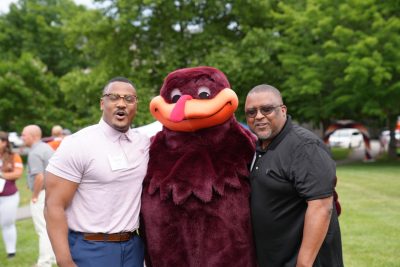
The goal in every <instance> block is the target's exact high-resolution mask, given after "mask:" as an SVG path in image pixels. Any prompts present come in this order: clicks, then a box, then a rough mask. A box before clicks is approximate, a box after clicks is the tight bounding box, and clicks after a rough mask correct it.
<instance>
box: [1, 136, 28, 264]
mask: <svg viewBox="0 0 400 267" xmlns="http://www.w3.org/2000/svg"><path fill="white" fill-rule="evenodd" d="M23 169H24V166H23V163H22V159H21V157H20V155H18V154H17V153H13V152H12V149H11V144H10V142H9V140H8V133H6V132H2V131H0V225H1V229H2V234H3V240H4V245H5V249H6V252H7V258H13V257H14V256H15V253H16V246H17V228H16V227H15V221H16V218H17V209H18V204H19V192H18V189H17V186H16V185H15V180H17V179H18V178H20V177H21V176H22V172H23Z"/></svg>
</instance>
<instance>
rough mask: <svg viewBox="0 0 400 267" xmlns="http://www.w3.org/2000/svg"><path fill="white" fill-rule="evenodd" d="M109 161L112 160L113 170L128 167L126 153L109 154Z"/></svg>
mask: <svg viewBox="0 0 400 267" xmlns="http://www.w3.org/2000/svg"><path fill="white" fill-rule="evenodd" d="M108 161H109V162H110V166H111V170H112V171H116V170H121V169H126V168H128V161H127V160H126V157H125V155H124V154H120V155H115V156H114V155H108Z"/></svg>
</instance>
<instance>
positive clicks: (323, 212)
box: [296, 197, 333, 267]
mask: <svg viewBox="0 0 400 267" xmlns="http://www.w3.org/2000/svg"><path fill="white" fill-rule="evenodd" d="M307 204H308V207H307V211H306V214H305V219H304V228H303V240H302V242H301V246H300V251H299V255H298V257H297V264H296V267H312V265H313V263H314V261H315V258H316V257H317V254H318V251H319V249H320V248H321V245H322V242H323V241H324V239H325V236H326V233H327V232H328V228H329V222H330V220H331V215H332V209H333V197H328V198H323V199H316V200H311V201H308V202H307Z"/></svg>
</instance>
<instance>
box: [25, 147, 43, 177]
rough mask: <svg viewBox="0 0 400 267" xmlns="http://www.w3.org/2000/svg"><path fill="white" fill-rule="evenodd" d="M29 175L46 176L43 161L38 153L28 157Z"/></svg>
mask: <svg viewBox="0 0 400 267" xmlns="http://www.w3.org/2000/svg"><path fill="white" fill-rule="evenodd" d="M28 165H29V173H30V175H33V176H34V175H37V174H39V173H43V174H44V164H43V160H42V158H41V157H40V155H39V154H38V153H32V154H30V155H29V157H28Z"/></svg>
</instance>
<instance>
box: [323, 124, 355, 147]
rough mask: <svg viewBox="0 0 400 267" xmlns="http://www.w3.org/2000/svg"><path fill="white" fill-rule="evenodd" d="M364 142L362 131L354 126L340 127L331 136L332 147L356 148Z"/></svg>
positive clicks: (330, 143)
mask: <svg viewBox="0 0 400 267" xmlns="http://www.w3.org/2000/svg"><path fill="white" fill-rule="evenodd" d="M362 142H363V136H362V134H361V132H360V131H359V130H357V129H353V128H342V129H338V130H336V131H334V132H333V133H332V134H331V135H330V136H329V145H330V146H331V147H343V148H356V147H360V146H361V144H362Z"/></svg>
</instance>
